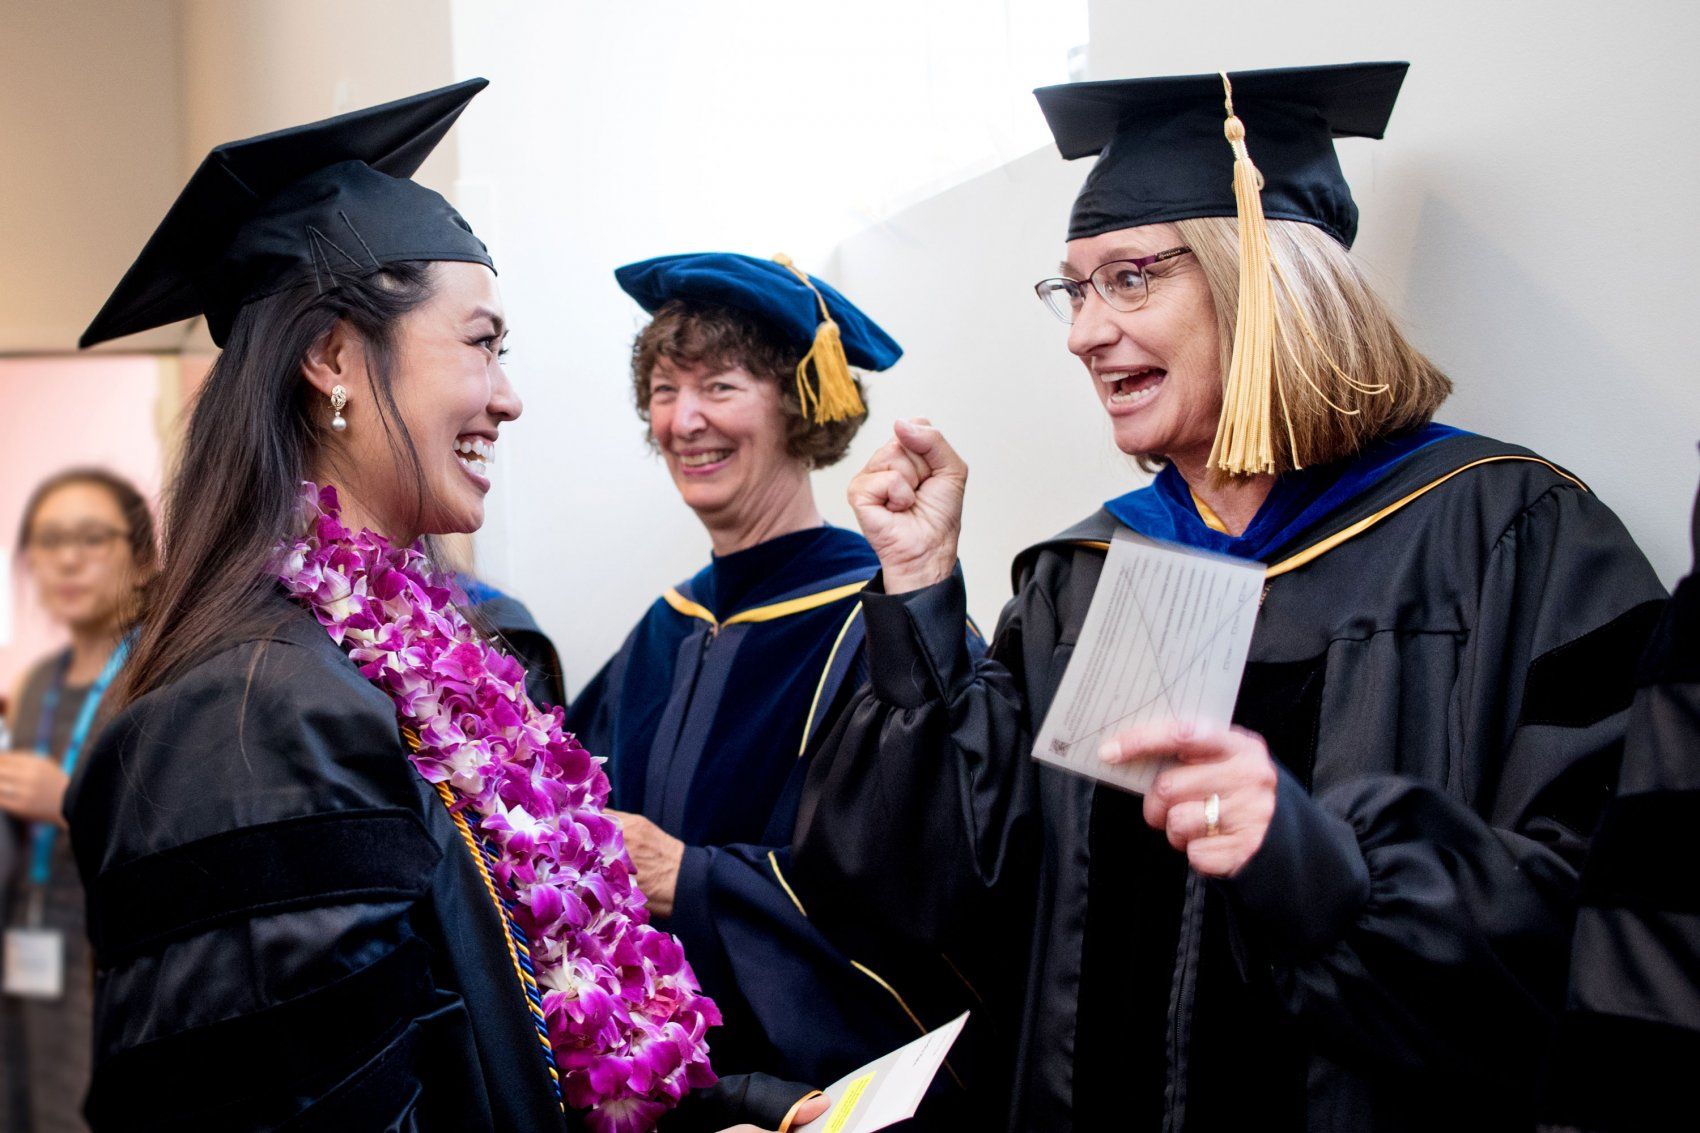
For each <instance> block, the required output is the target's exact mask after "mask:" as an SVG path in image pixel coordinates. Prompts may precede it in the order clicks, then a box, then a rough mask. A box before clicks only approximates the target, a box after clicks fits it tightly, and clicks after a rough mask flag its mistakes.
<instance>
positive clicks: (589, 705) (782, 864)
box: [567, 526, 979, 1085]
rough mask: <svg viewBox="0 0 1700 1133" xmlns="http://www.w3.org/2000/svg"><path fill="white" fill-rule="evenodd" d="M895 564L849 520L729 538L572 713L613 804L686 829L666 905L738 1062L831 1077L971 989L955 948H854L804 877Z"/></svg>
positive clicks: (730, 1055)
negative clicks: (836, 936) (800, 880)
mask: <svg viewBox="0 0 1700 1133" xmlns="http://www.w3.org/2000/svg"><path fill="white" fill-rule="evenodd" d="M878 569H879V562H878V559H877V558H876V557H875V555H874V552H873V550H872V548H870V547H869V546H868V544H867V542H866V540H864V539H863V538H862V537H861V535H859V534H857V533H855V532H851V531H847V530H844V529H841V528H836V527H831V526H824V527H816V528H811V529H809V530H805V531H799V532H795V533H793V534H789V535H782V536H779V537H778V538H775V539H770V540H768V541H767V542H764V543H760V544H758V545H756V546H754V547H751V548H749V549H747V550H743V551H738V552H736V553H733V554H730V555H723V556H718V557H716V558H715V559H714V560H713V561H712V562H711V563H710V564H709V565H708V566H707V567H705V568H704V569H703V570H702V571H701V572H699V573H698V574H697V575H696V576H694V577H693V578H691V579H690V580H689V581H688V582H685V583H683V584H681V585H679V586H677V587H675V588H673V589H670V590H668V591H667V592H666V594H665V595H663V597H661V598H660V599H657V601H656V602H655V604H654V605H653V606H651V607H650V609H649V611H648V612H647V613H646V614H645V615H644V616H643V618H642V620H640V621H639V622H638V624H637V627H636V628H635V629H634V630H633V631H632V633H631V636H630V637H628V638H627V639H626V642H625V644H624V645H623V646H622V647H621V649H620V651H619V652H618V653H617V654H616V655H615V656H614V658H613V659H612V660H610V661H609V662H608V664H607V665H605V666H604V667H603V669H602V671H601V672H599V673H598V674H597V675H596V677H595V678H594V679H593V680H592V681H591V682H590V684H589V685H588V686H587V687H586V688H585V689H584V691H583V692H581V693H580V694H579V695H578V697H577V698H576V699H574V701H573V703H572V706H571V707H570V708H569V710H568V712H567V730H568V731H569V732H573V733H575V734H576V735H577V736H578V738H579V740H580V742H582V743H583V744H584V745H585V746H586V747H587V748H588V749H589V750H590V751H591V752H593V753H594V754H596V755H600V756H606V757H607V758H608V759H609V768H608V769H609V778H610V779H611V781H612V783H613V789H614V796H613V805H614V806H616V807H618V808H620V809H622V810H627V811H632V812H635V813H638V814H642V815H643V816H644V817H646V818H648V819H649V820H650V821H652V822H654V823H655V824H656V825H657V826H659V827H661V828H662V829H663V830H665V831H666V832H667V833H669V834H671V835H672V836H674V837H675V838H678V839H680V840H681V841H683V842H684V843H685V844H686V847H687V848H686V850H685V853H684V860H683V863H682V864H681V866H680V870H679V878H678V887H677V893H676V897H675V904H674V911H673V915H672V916H671V917H670V918H666V919H659V918H658V919H657V922H656V923H657V924H658V925H659V926H661V927H663V928H665V929H667V930H668V931H669V932H673V933H676V934H677V935H678V937H679V939H680V940H681V941H683V942H684V945H685V950H686V953H687V954H688V955H689V956H690V958H691V964H692V966H693V967H694V968H695V969H696V973H697V976H698V977H699V978H700V979H701V981H702V984H703V988H704V990H706V991H707V992H708V993H709V994H710V995H712V996H713V997H714V999H715V1001H716V1002H717V1003H718V1004H719V1005H720V1008H721V1010H722V1012H723V1013H724V1015H725V1017H726V1024H725V1026H724V1027H723V1028H721V1029H719V1030H717V1031H715V1032H713V1034H712V1035H711V1036H710V1041H711V1043H712V1045H713V1051H714V1065H715V1068H716V1069H717V1070H719V1071H720V1072H721V1073H723V1074H724V1073H737V1072H739V1070H740V1069H749V1070H752V1071H753V1070H758V1069H759V1070H763V1071H767V1072H770V1073H773V1074H777V1075H780V1076H782V1077H787V1078H791V1079H795V1080H799V1081H807V1082H813V1083H815V1084H817V1085H825V1084H828V1083H830V1082H831V1081H833V1080H834V1079H835V1078H837V1077H839V1076H840V1075H842V1074H844V1073H847V1072H848V1071H850V1070H853V1069H855V1068H856V1067H857V1066H859V1065H861V1064H862V1063H863V1062H866V1061H868V1060H869V1059H871V1058H873V1057H876V1056H878V1055H880V1054H883V1053H885V1052H886V1051H888V1050H890V1049H892V1048H893V1047H895V1046H898V1045H900V1044H902V1043H905V1042H908V1041H910V1040H911V1039H914V1038H915V1037H917V1035H918V1034H920V1033H921V1031H922V1030H925V1029H930V1028H932V1027H934V1026H937V1025H939V1024H940V1023H943V1022H946V1021H948V1020H949V1019H950V1018H952V1017H954V1015H956V1014H958V1013H960V1012H961V1011H962V1010H965V1009H966V1008H968V1007H969V1006H971V1005H972V1000H971V998H970V993H969V990H968V989H967V987H966V986H965V985H964V983H963V982H962V981H961V980H960V979H959V978H958V977H957V976H955V975H954V974H953V973H952V971H951V969H950V966H949V963H948V961H947V960H945V959H944V958H943V957H941V956H939V955H937V954H936V953H927V954H925V955H917V954H916V952H915V950H909V951H906V952H904V953H902V954H894V955H880V954H879V950H878V948H877V947H865V948H862V949H860V950H858V951H857V952H856V953H855V954H854V955H849V954H846V953H845V952H843V951H841V950H840V949H839V948H838V947H836V946H835V945H834V944H833V942H832V941H830V940H828V939H827V938H826V937H825V936H824V935H823V934H822V933H821V932H820V930H819V929H818V928H817V927H816V925H815V923H814V922H813V921H812V920H811V919H810V918H809V916H808V914H807V911H806V909H805V906H804V905H803V904H802V903H800V902H799V901H798V899H797V896H796V894H795V892H794V891H793V890H792V888H791V885H790V883H789V881H788V875H789V870H790V849H789V847H790V843H791V828H792V825H793V822H794V820H795V818H796V811H797V802H798V799H799V797H800V793H801V788H802V783H803V779H804V776H805V774H806V772H807V770H808V764H809V759H810V757H811V756H812V754H813V752H814V750H815V748H816V747H817V746H818V745H819V743H820V741H821V740H822V738H823V737H824V736H825V734H826V733H827V732H828V731H829V730H830V725H831V723H832V719H833V714H834V710H835V709H836V708H837V707H838V706H839V704H840V703H842V702H843V701H844V700H846V699H847V698H848V696H849V695H850V693H851V692H852V691H853V690H854V689H855V688H856V687H857V686H859V685H860V684H861V683H862V682H863V680H864V679H865V677H866V672H867V665H866V661H865V659H864V656H863V649H862V618H861V603H860V602H859V600H858V597H857V595H858V594H859V593H860V591H861V589H862V587H863V586H864V585H865V584H866V582H867V581H868V579H870V578H872V577H873V575H874V574H875V573H876V572H877V571H878ZM969 636H970V637H972V636H973V635H972V633H971V632H970V634H969ZM974 647H975V648H976V650H978V648H979V646H978V642H977V640H976V641H975V646H974Z"/></svg>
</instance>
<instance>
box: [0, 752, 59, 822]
mask: <svg viewBox="0 0 1700 1133" xmlns="http://www.w3.org/2000/svg"><path fill="white" fill-rule="evenodd" d="M70 785H71V777H70V776H69V775H67V774H65V772H63V771H61V770H60V769H59V764H58V762H57V761H56V760H52V759H48V758H47V757H45V756H42V755H38V754H36V753H35V752H33V751H7V752H0V811H5V812H6V813H7V814H9V815H11V816H12V817H14V818H21V819H23V820H24V821H26V822H52V823H57V824H58V825H60V826H64V825H65V819H64V817H63V816H62V815H61V814H60V811H61V810H62V809H63V808H64V806H65V788H67V787H69V786H70Z"/></svg>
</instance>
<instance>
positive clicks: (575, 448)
mask: <svg viewBox="0 0 1700 1133" xmlns="http://www.w3.org/2000/svg"><path fill="white" fill-rule="evenodd" d="M1058 3H1059V4H1060V5H1061V6H1062V7H1065V8H1066V7H1068V5H1066V4H1061V0H1058ZM946 8H947V6H945V5H916V4H912V3H907V2H906V0H868V2H866V3H863V4H858V5H845V4H842V3H827V2H824V0H741V2H739V3H729V4H702V3H698V2H692V0H655V2H651V3H646V4H642V5H631V4H628V5H609V4H598V3H590V2H586V0H571V2H568V3H562V4H551V5H541V4H524V3H519V2H517V0H455V4H454V15H455V28H454V43H455V68H456V72H457V73H458V74H466V75H471V74H483V75H486V76H488V77H489V78H490V79H491V86H490V89H489V90H488V91H487V92H485V94H484V95H482V96H480V98H479V100H478V104H476V105H474V107H473V108H472V109H471V110H470V111H469V112H468V114H467V116H466V119H465V120H464V123H463V126H462V128H461V129H460V131H459V135H460V152H461V179H462V180H461V184H460V186H459V190H458V199H459V200H460V202H461V204H462V206H463V208H464V209H465V211H466V213H467V217H468V219H469V220H470V221H471V222H472V224H473V227H474V228H475V229H477V231H478V232H479V234H480V235H481V236H482V237H483V238H484V239H485V240H486V241H487V242H488V243H490V245H491V247H492V249H493V251H494V253H495V258H496V263H497V266H498V269H499V270H500V273H501V282H502V290H503V298H504V302H505V303H506V305H507V307H508V313H509V316H510V321H511V322H512V325H513V327H514V333H513V336H512V341H511V346H512V351H513V352H512V354H511V356H510V359H509V372H510V374H511V375H512V376H513V378H514V380H515V383H516V385H517V386H518V388H519V391H520V393H521V395H522V396H523V397H524V399H525V401H526V404H527V410H526V416H525V417H524V418H522V419H521V420H520V421H519V422H517V423H516V425H514V426H512V427H509V428H506V429H504V430H503V438H504V439H503V441H502V444H501V447H500V450H499V456H498V463H497V466H496V472H497V474H498V483H497V490H496V491H495V492H494V493H493V495H492V497H491V504H490V509H489V517H488V519H487V522H486V527H485V530H484V532H483V533H482V534H481V536H480V538H479V541H478V546H479V559H480V571H481V573H483V574H484V575H485V576H486V577H488V578H489V579H490V580H491V581H492V582H494V583H495V584H496V585H498V586H502V587H504V588H506V589H509V590H511V591H512V592H513V593H515V594H517V595H518V596H519V597H521V598H523V599H524V600H525V601H526V602H527V603H528V604H529V605H530V606H531V607H532V609H533V610H534V611H535V612H536V613H537V615H538V617H539V619H540V620H541V621H542V622H543V624H544V626H545V627H546V628H547V629H548V630H549V631H550V632H551V633H552V634H553V636H554V637H555V639H556V641H557V643H558V644H559V646H560V648H561V651H562V654H563V659H564V662H565V665H566V668H567V674H568V681H569V684H570V685H571V686H572V687H574V688H579V687H582V686H583V684H584V682H585V681H586V680H588V679H589V677H590V676H591V675H592V674H593V673H594V671H595V669H596V668H597V667H598V666H599V665H600V664H601V663H602V662H603V661H604V660H605V659H606V658H607V657H608V656H609V654H611V653H612V652H613V650H614V649H615V648H616V647H617V646H618V645H619V643H620V641H621V640H622V639H623V638H624V636H625V635H626V633H627V632H628V631H629V630H630V629H631V627H632V625H633V623H634V622H635V621H636V620H637V618H638V617H639V615H640V614H641V613H642V612H643V610H644V609H646V608H647V607H648V605H649V603H651V602H653V601H654V600H655V598H656V596H657V595H659V593H660V592H661V591H662V590H663V589H664V588H665V587H667V586H669V585H671V584H672V583H674V582H677V581H678V580H680V579H681V578H684V577H686V576H688V575H690V574H691V573H693V572H694V571H696V570H697V569H698V568H699V567H701V566H702V565H703V563H705V562H706V561H707V559H708V554H709V544H708V539H707V537H706V535H705V534H704V533H703V531H702V529H701V527H700V526H699V525H698V523H697V522H696V520H695V518H694V517H693V516H692V515H691V513H690V512H689V511H688V510H687V509H686V508H685V507H684V505H683V504H681V503H680V502H679V499H678V497H677V495H676V493H675V492H674V490H673V488H672V486H671V484H670V482H669V480H668V478H667V475H666V472H665V471H664V469H663V468H662V467H661V465H660V464H659V462H657V461H656V460H655V459H654V458H653V457H652V456H651V455H650V453H649V451H648V449H647V448H646V446H645V444H644V442H643V439H642V434H643V430H642V426H641V424H640V423H639V422H638V421H637V419H636V416H635V414H634V412H633V409H632V404H631V395H630V392H629V388H630V380H629V377H628V371H629V350H630V346H631V340H632V337H633V335H634V334H635V332H636V331H637V329H638V328H639V327H640V326H641V325H642V323H643V321H644V316H643V315H642V313H641V312H640V311H639V309H638V308H637V307H636V305H635V304H633V303H632V302H631V301H630V300H628V299H627V298H626V297H625V295H623V294H622V293H621V292H620V291H619V289H618V288H617V287H616V286H615V284H614V279H613V269H614V268H615V267H616V266H617V265H619V264H622V263H626V262H628V261H631V260H636V259H641V258H643V257H646V256H651V255H657V254H661V253H666V252H679V251H690V250H703V249H727V250H733V251H742V252H748V253H751V254H756V255H767V254H771V253H773V252H777V251H786V252H789V253H791V254H792V255H793V256H794V257H796V258H797V260H798V261H799V262H800V263H802V264H804V265H805V266H807V267H809V268H811V269H813V270H816V271H821V272H823V274H825V275H827V277H828V278H831V277H832V272H831V270H830V267H829V263H828V254H829V253H830V251H831V249H832V246H833V244H834V242H835V240H836V238H837V237H838V236H839V235H841V234H842V233H843V232H845V231H847V230H849V229H850V228H852V227H854V226H855V224H856V223H857V222H858V220H859V219H861V218H866V217H867V216H870V215H878V214H879V212H880V211H881V210H880V206H879V202H877V201H872V200H862V199H860V198H861V196H862V194H861V191H860V188H859V187H863V186H873V187H878V186H883V187H885V188H886V189H888V190H889V189H890V187H891V186H892V185H893V184H894V183H895V182H894V175H895V173H900V172H902V171H901V170H896V171H894V170H893V169H892V168H891V165H890V164H889V163H890V161H891V156H892V155H891V154H889V153H887V152H885V151H883V150H882V149H880V148H879V147H880V145H881V138H882V137H883V138H889V139H892V141H891V142H890V143H889V144H890V145H893V146H900V147H907V148H903V149H902V151H901V152H902V153H904V154H905V155H909V156H910V157H912V158H913V160H914V161H915V163H916V164H918V165H923V166H925V167H926V169H927V171H928V172H927V173H925V174H924V177H927V178H930V177H932V176H933V172H932V171H934V170H936V169H937V168H938V167H939V164H940V163H938V162H934V161H932V160H930V159H928V160H923V159H924V158H926V157H927V154H926V152H925V151H928V150H931V149H937V150H949V151H950V152H951V153H953V154H954V153H958V152H960V151H959V150H958V149H957V148H956V145H955V143H957V142H959V141H960V140H961V138H960V136H958V135H966V133H968V132H969V131H975V130H978V131H986V130H988V129H990V128H991V127H990V125H989V124H988V123H990V122H991V121H992V120H993V118H994V116H993V115H992V114H990V113H988V114H986V115H984V116H982V117H975V116H974V114H973V113H972V112H973V111H974V107H972V106H964V105H962V100H960V99H954V100H953V99H951V98H948V97H943V96H942V95H941V97H939V98H936V99H931V98H923V97H917V96H914V95H913V94H912V92H915V91H917V90H921V91H927V90H934V91H937V90H938V89H939V84H943V86H944V87H945V88H948V87H949V84H950V82H951V81H952V75H953V74H954V72H952V71H951V70H950V68H949V67H945V66H943V64H944V62H947V61H948V59H949V57H950V55H951V53H952V52H955V53H957V54H972V53H973V52H972V51H970V50H966V49H964V50H959V49H961V48H963V45H967V48H975V49H977V46H978V45H982V44H988V47H987V51H986V52H985V53H983V55H982V58H981V60H980V70H981V71H982V72H983V71H985V70H987V69H991V68H996V67H999V66H1003V65H1004V64H1005V62H1006V61H1005V60H1004V58H1003V56H1002V55H1001V54H999V53H997V52H993V51H991V50H990V46H989V40H992V39H996V38H997V37H998V36H1003V37H1006V42H1007V37H1011V36H1021V35H1027V34H1031V33H1030V30H1029V29H1028V28H1027V26H1026V25H1025V24H1023V23H1022V21H1021V20H1018V19H1015V18H1014V16H1013V15H1012V13H1014V14H1021V13H1026V15H1028V16H1031V15H1032V14H1033V12H1034V11H1036V10H1037V8H1038V5H1034V4H1031V3H1028V2H1026V0H1019V2H1018V0H950V4H949V5H948V11H947V10H946ZM973 12H977V13H978V15H977V16H976V17H975V18H969V14H970V13H973ZM952 15H954V16H959V17H961V18H959V19H957V20H956V22H954V23H953V22H952V21H951V20H950V19H947V18H945V17H946V16H952ZM988 29H990V31H991V32H995V35H992V34H990V33H989V31H988ZM1053 30H1054V29H1053ZM953 36H954V39H951V38H950V37H953ZM1065 38H1066V33H1065ZM929 50H932V51H933V54H929ZM1066 54H1067V52H1066V47H1064V46H1063V44H1062V42H1059V45H1058V48H1057V52H1056V55H1057V58H1056V75H1055V78H1056V79H1059V80H1060V79H1061V78H1062V77H1063V74H1064V72H1065V69H1066ZM929 68H932V70H931V71H929ZM1016 89H1017V90H1019V89H1020V88H1019V84H1018V85H1017V87H1016ZM943 93H946V94H948V89H947V90H945V91H944V92H943ZM953 115H956V116H957V117H953ZM915 120H921V121H927V122H934V121H936V123H937V126H936V134H934V135H932V136H920V137H917V136H916V132H915V131H914V130H913V129H912V128H911V124H912V123H913V121H915ZM953 123H957V125H955V126H953ZM953 131H954V132H953ZM996 140H997V141H998V142H999V144H1004V143H1005V142H1007V139H1006V138H1003V137H1002V136H1000V137H999V138H998V139H996ZM947 143H949V144H947ZM1020 152H1022V151H1021V149H1020V148H1016V149H1014V150H1013V151H1012V152H1011V153H1010V156H1018V155H1019V153H1020ZM882 164H883V166H884V168H883V170H881V171H880V172H881V173H882V175H881V176H879V177H872V178H869V177H868V176H867V175H868V174H869V173H870V172H873V171H872V170H870V168H869V167H871V166H875V165H882ZM944 164H945V165H948V164H949V162H948V161H947V162H944ZM917 184H918V182H917ZM847 188H849V189H852V190H855V191H851V192H846V189H847ZM867 191H868V192H869V193H875V192H876V188H868V189H867ZM888 307H890V304H889V303H880V302H875V303H871V304H869V310H870V311H871V312H872V313H873V314H874V315H875V316H876V317H877V318H879V319H882V320H883V319H885V318H887V316H888V315H891V314H895V313H896V312H895V311H894V310H888ZM900 337H901V335H900ZM909 372H910V367H909V364H908V363H904V364H903V366H901V367H900V368H899V369H898V370H897V371H896V373H895V375H894V376H893V377H892V378H890V379H889V380H888V379H886V378H884V377H880V378H876V379H875V381H874V405H875V411H876V413H882V412H886V411H887V410H888V409H894V408H896V407H897V406H898V405H900V404H903V403H902V402H900V401H899V400H898V399H899V391H901V390H903V389H904V387H905V383H906V382H907V381H908V379H907V378H906V377H905V375H906V374H907V373H909ZM873 443H874V442H869V444H868V445H865V446H863V448H861V449H859V450H858V451H859V452H861V453H863V454H865V452H866V451H868V449H870V448H871V447H872V444H873ZM853 459H857V458H856V457H853ZM822 481H823V484H822V487H821V489H820V491H819V494H820V497H821V502H822V504H823V506H824V510H825V511H826V512H827V514H828V516H829V518H830V519H832V520H833V521H834V522H841V523H849V522H851V520H850V517H849V515H848V509H847V508H846V507H845V506H844V504H843V493H842V489H841V488H840V487H839V486H838V485H837V484H836V483H834V482H832V480H831V478H830V477H823V478H822Z"/></svg>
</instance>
